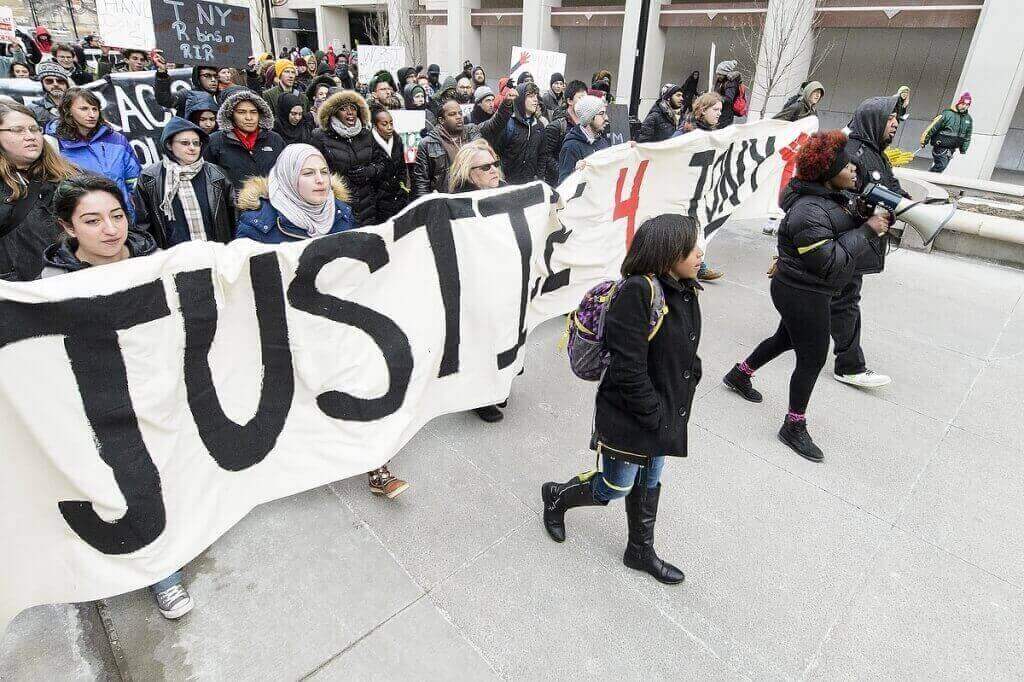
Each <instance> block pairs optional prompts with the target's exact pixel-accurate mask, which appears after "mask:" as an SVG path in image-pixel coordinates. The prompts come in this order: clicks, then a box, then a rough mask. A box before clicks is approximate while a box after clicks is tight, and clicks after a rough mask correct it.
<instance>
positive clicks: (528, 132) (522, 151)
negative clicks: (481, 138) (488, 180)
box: [491, 83, 544, 185]
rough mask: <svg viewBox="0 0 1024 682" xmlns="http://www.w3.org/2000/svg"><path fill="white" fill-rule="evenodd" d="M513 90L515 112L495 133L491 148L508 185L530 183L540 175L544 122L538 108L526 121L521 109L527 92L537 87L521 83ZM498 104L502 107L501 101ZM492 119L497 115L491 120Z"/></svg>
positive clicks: (541, 170)
mask: <svg viewBox="0 0 1024 682" xmlns="http://www.w3.org/2000/svg"><path fill="white" fill-rule="evenodd" d="M517 90H518V91H519V96H518V97H516V99H515V107H514V108H515V112H514V113H513V114H512V118H511V120H509V122H508V123H507V124H505V127H504V128H505V129H504V130H503V131H501V132H500V133H498V136H497V140H496V144H495V145H494V150H495V151H496V152H498V156H499V157H500V158H501V168H502V170H503V171H505V180H506V181H507V182H508V183H509V184H510V185H523V184H526V183H527V182H533V181H534V180H536V179H537V178H538V177H540V176H541V175H542V174H543V168H542V167H541V165H540V146H541V143H542V142H543V141H544V123H543V121H542V120H541V118H540V110H539V108H538V111H537V112H536V113H535V114H534V115H533V117H531V118H527V116H526V111H525V109H524V108H523V107H524V104H525V102H526V93H527V91H528V90H529V91H531V92H537V86H536V85H534V84H533V83H523V84H522V85H520V86H519V87H518V88H517ZM538 102H539V99H538ZM502 105H503V108H504V102H502ZM538 107H539V104H538ZM496 118H498V114H497V113H495V115H494V118H492V119H491V120H492V121H493V120H494V119H496Z"/></svg>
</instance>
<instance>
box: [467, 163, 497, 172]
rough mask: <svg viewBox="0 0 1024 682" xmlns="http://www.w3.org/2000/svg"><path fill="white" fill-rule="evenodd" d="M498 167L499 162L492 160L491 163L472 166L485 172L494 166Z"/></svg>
mask: <svg viewBox="0 0 1024 682" xmlns="http://www.w3.org/2000/svg"><path fill="white" fill-rule="evenodd" d="M497 167H498V162H497V161H491V162H490V163H483V164H480V165H479V166H472V169H473V170H478V171H483V172H484V173H486V172H487V171H489V170H491V169H492V168H497Z"/></svg>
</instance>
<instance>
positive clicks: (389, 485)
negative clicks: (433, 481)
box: [367, 464, 409, 500]
mask: <svg viewBox="0 0 1024 682" xmlns="http://www.w3.org/2000/svg"><path fill="white" fill-rule="evenodd" d="M367 476H368V477H369V479H370V492H371V493H373V494H374V495H383V496H384V497H386V498H388V499H389V500H393V499H395V498H396V497H398V496H399V495H401V494H402V493H404V492H405V490H406V488H408V487H409V484H408V483H406V482H405V481H403V480H402V479H400V478H395V477H394V476H392V475H391V472H390V471H388V465H387V464H385V465H384V466H382V467H381V468H380V469H374V470H373V471H371V472H369V473H368V474H367Z"/></svg>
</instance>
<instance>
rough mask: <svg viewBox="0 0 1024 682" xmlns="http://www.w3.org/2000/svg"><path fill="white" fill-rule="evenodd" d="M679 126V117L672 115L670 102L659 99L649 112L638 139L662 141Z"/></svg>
mask: <svg viewBox="0 0 1024 682" xmlns="http://www.w3.org/2000/svg"><path fill="white" fill-rule="evenodd" d="M678 127H679V123H678V118H677V117H676V116H673V115H672V111H671V108H670V107H669V104H668V102H666V101H665V100H664V99H659V100H658V101H657V102H655V103H654V106H653V107H651V110H650V111H649V112H648V113H647V117H646V118H645V119H644V122H643V125H641V126H640V135H639V136H638V137H637V140H636V141H637V142H661V141H662V140H667V139H668V138H670V137H672V135H673V134H674V133H675V132H676V128H678Z"/></svg>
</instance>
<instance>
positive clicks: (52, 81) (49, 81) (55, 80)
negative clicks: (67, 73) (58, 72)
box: [43, 76, 67, 85]
mask: <svg viewBox="0 0 1024 682" xmlns="http://www.w3.org/2000/svg"><path fill="white" fill-rule="evenodd" d="M57 83H64V84H67V81H66V80H64V79H63V78H53V77H51V76H47V77H46V78H44V79H43V85H57Z"/></svg>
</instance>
